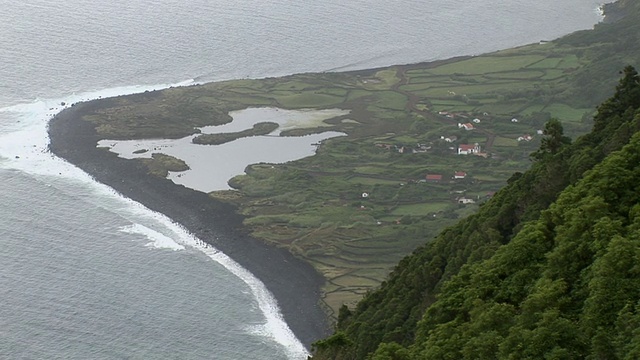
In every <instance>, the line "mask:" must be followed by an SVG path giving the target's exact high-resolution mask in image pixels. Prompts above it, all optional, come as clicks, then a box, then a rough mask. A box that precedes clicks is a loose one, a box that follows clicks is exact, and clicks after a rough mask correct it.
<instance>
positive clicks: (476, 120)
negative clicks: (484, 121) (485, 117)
mask: <svg viewBox="0 0 640 360" xmlns="http://www.w3.org/2000/svg"><path fill="white" fill-rule="evenodd" d="M472 121H473V122H474V123H476V124H480V119H478V118H475V119H473V120H472Z"/></svg>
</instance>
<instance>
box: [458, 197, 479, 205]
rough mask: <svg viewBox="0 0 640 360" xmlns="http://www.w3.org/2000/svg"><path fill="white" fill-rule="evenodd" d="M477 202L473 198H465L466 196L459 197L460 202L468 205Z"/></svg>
mask: <svg viewBox="0 0 640 360" xmlns="http://www.w3.org/2000/svg"><path fill="white" fill-rule="evenodd" d="M475 203H476V201H475V200H473V199H469V198H464V197H461V198H458V204H465V205H466V204H475Z"/></svg>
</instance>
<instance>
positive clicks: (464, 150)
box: [458, 143, 480, 155]
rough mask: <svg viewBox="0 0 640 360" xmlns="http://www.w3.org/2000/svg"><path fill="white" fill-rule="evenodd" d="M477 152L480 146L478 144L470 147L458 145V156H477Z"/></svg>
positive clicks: (468, 145)
mask: <svg viewBox="0 0 640 360" xmlns="http://www.w3.org/2000/svg"><path fill="white" fill-rule="evenodd" d="M479 152H480V145H479V144H478V143H475V144H473V145H470V144H460V145H458V155H469V154H477V153H479Z"/></svg>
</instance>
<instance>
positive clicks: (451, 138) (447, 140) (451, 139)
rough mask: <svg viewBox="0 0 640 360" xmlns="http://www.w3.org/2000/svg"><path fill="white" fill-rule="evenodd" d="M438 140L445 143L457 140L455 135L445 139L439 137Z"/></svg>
mask: <svg viewBox="0 0 640 360" xmlns="http://www.w3.org/2000/svg"><path fill="white" fill-rule="evenodd" d="M440 139H442V140H444V141H446V142H448V143H452V142H454V141H456V140H458V137H457V136H455V135H454V136H447V137H444V136H440Z"/></svg>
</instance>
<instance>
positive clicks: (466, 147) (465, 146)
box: [459, 144, 476, 151]
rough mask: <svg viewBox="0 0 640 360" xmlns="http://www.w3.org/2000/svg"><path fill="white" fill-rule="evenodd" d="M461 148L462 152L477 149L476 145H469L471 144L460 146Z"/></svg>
mask: <svg viewBox="0 0 640 360" xmlns="http://www.w3.org/2000/svg"><path fill="white" fill-rule="evenodd" d="M459 147H460V150H462V151H469V150H473V149H475V148H476V146H475V145H469V144H460V145H459Z"/></svg>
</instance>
